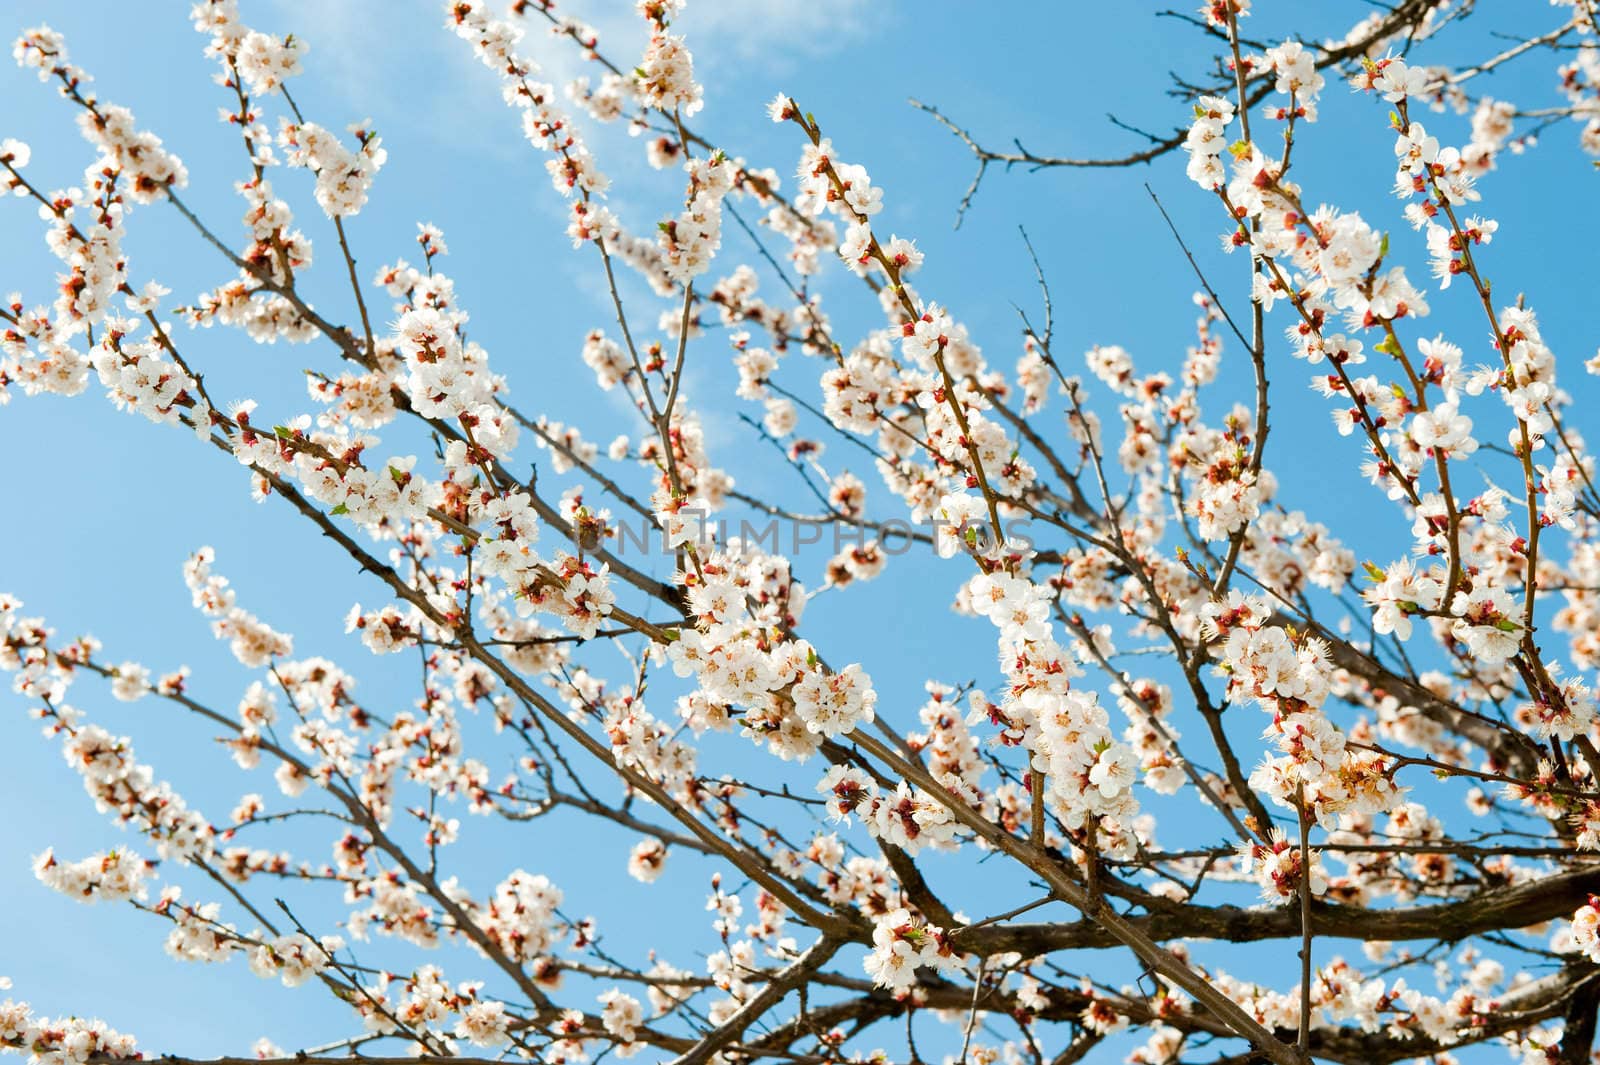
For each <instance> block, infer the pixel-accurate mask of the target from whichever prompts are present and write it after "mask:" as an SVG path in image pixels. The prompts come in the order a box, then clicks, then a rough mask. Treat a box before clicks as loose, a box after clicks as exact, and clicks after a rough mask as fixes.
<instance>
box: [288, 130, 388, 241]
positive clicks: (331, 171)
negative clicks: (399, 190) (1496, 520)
mask: <svg viewBox="0 0 1600 1065" xmlns="http://www.w3.org/2000/svg"><path fill="white" fill-rule="evenodd" d="M346 132H347V133H350V134H351V135H353V136H354V137H355V138H356V141H357V142H358V144H359V147H358V148H357V149H356V150H355V151H351V150H350V149H349V148H346V147H345V146H344V144H343V143H342V142H341V141H340V140H339V138H338V137H337V136H335V135H334V134H333V133H331V132H329V131H328V130H325V129H323V128H322V127H321V126H319V125H317V124H316V123H315V122H299V123H296V122H289V121H287V120H285V121H284V123H283V125H282V126H281V127H280V128H279V130H278V143H279V144H280V145H281V146H282V147H283V149H284V159H285V161H286V162H287V163H288V164H289V165H290V166H303V167H305V168H306V169H308V170H310V171H311V172H312V173H313V174H315V175H316V176H317V189H316V196H317V203H318V204H320V205H321V206H322V209H323V211H324V212H326V213H327V215H328V217H329V218H347V217H349V216H351V215H354V214H357V213H359V212H360V210H361V208H362V207H364V206H366V202H367V193H368V192H369V191H370V190H371V188H372V181H373V179H374V178H375V177H376V176H377V174H378V171H379V169H381V168H382V167H383V164H384V162H385V161H386V160H387V159H388V157H389V153H388V152H386V151H384V149H383V141H382V139H381V138H380V137H379V136H378V135H377V134H376V133H374V132H373V131H372V127H371V124H370V123H367V122H358V123H355V124H353V125H351V126H350V127H349V128H348V129H347V130H346Z"/></svg>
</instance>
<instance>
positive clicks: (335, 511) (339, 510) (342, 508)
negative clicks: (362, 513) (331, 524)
mask: <svg viewBox="0 0 1600 1065" xmlns="http://www.w3.org/2000/svg"><path fill="white" fill-rule="evenodd" d="M329 513H332V514H348V513H350V508H349V507H347V506H345V505H344V504H343V503H340V504H339V505H338V506H336V507H334V508H333V510H332V511H330V512H329Z"/></svg>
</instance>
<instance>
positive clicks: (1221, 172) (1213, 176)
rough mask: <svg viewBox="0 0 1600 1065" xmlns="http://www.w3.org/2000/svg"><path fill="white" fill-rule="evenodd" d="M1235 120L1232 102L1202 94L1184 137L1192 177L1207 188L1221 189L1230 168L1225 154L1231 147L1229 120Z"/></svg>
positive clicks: (1192, 179) (1191, 179) (1196, 182)
mask: <svg viewBox="0 0 1600 1065" xmlns="http://www.w3.org/2000/svg"><path fill="white" fill-rule="evenodd" d="M1232 121H1233V102H1232V101H1231V100H1227V99H1224V98H1222V97H1220V96H1202V97H1200V102H1199V103H1197V104H1195V105H1194V122H1193V123H1192V124H1190V126H1189V133H1188V135H1187V136H1185V137H1184V141H1183V147H1184V150H1185V151H1187V152H1188V153H1189V180H1190V181H1193V182H1194V183H1195V184H1196V185H1199V186H1200V187H1201V188H1203V189H1205V190H1206V191H1208V192H1209V191H1211V190H1212V189H1215V188H1219V187H1221V185H1222V182H1223V179H1224V178H1226V177H1227V171H1226V170H1225V169H1224V168H1223V166H1222V153H1223V152H1225V151H1227V148H1228V135H1227V129H1228V123H1230V122H1232Z"/></svg>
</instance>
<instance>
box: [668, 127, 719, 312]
mask: <svg viewBox="0 0 1600 1065" xmlns="http://www.w3.org/2000/svg"><path fill="white" fill-rule="evenodd" d="M684 169H685V170H686V171H688V174H689V188H688V193H687V195H686V197H685V199H686V201H687V206H686V207H685V208H684V210H683V211H682V212H681V213H680V214H679V215H678V217H677V218H675V219H672V220H669V221H666V222H662V223H661V225H660V227H659V235H658V237H657V238H656V239H657V240H658V241H659V243H660V244H661V253H662V259H663V267H664V269H665V270H666V272H667V276H668V277H670V278H672V280H674V281H676V282H678V283H679V284H687V283H689V282H690V281H692V280H693V279H694V278H696V277H699V276H700V275H701V274H703V273H705V272H706V269H707V268H708V267H710V265H711V260H712V258H713V257H714V256H715V255H716V254H717V249H718V248H720V247H722V201H723V198H724V197H726V196H727V195H728V192H729V191H730V190H731V189H732V188H733V164H732V163H730V162H729V161H728V159H727V157H726V156H724V155H723V154H722V153H721V152H717V153H716V154H714V155H712V156H711V158H710V159H691V160H689V161H688V162H686V163H684Z"/></svg>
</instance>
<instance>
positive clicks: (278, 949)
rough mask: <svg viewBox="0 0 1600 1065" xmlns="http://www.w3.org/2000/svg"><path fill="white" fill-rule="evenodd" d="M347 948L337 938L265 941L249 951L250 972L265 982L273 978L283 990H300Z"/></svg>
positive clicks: (293, 934) (294, 934)
mask: <svg viewBox="0 0 1600 1065" xmlns="http://www.w3.org/2000/svg"><path fill="white" fill-rule="evenodd" d="M343 948H344V940H343V939H340V938H339V937H338V936H323V937H321V938H320V939H312V938H311V937H310V936H308V935H306V934H305V933H303V932H291V933H289V934H288V935H284V936H277V937H275V938H272V939H269V940H266V941H264V942H262V943H260V944H258V945H257V946H255V947H254V948H252V949H251V951H250V971H251V972H253V973H255V974H256V975H257V976H259V977H261V978H262V979H265V980H271V979H273V978H274V977H276V978H277V979H280V980H282V981H283V986H284V987H299V986H300V985H301V984H303V983H305V982H306V981H307V980H309V979H311V978H312V977H313V976H316V975H317V974H318V973H320V972H321V971H322V970H324V969H326V968H327V967H328V965H329V964H330V963H331V962H332V961H333V954H334V952H335V951H338V950H342V949H343Z"/></svg>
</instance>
